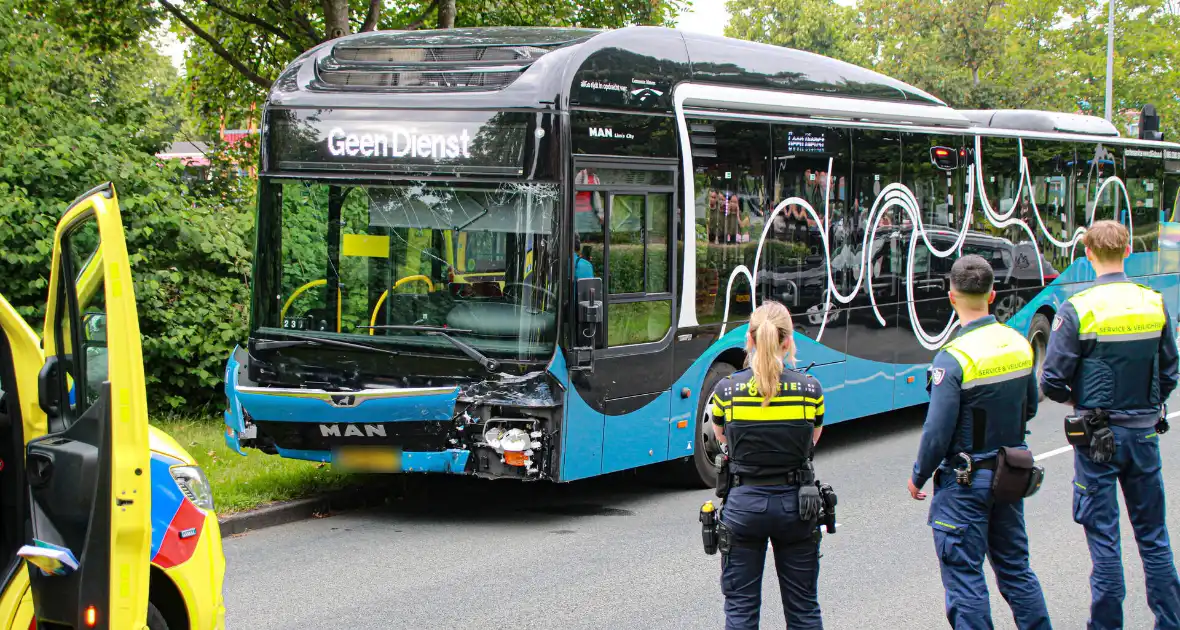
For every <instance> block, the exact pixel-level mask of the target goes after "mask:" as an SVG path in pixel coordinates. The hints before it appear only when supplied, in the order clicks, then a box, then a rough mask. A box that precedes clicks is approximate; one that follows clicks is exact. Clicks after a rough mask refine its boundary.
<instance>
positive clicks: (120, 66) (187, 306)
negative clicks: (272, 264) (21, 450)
mask: <svg viewBox="0 0 1180 630" xmlns="http://www.w3.org/2000/svg"><path fill="white" fill-rule="evenodd" d="M0 55H3V57H4V58H5V59H7V60H8V62H7V63H5V64H0V84H2V85H4V86H5V87H4V90H3V92H2V94H3V101H2V102H0V197H3V199H4V203H3V204H0V251H2V252H3V255H2V256H0V292H2V293H4V295H5V296H6V297H7V298H8V299H9V301H11V302H12V303H13V304H14V305H15V306H16V307H17V308H18V310H19V311H20V312H21V314H22V315H23V316H25V317H26V318H27V319H29V321H30V322H32V323H33V325H34V326H36V327H39V324H40V322H39V321H38V320H39V319H41V318H43V317H44V308H45V297H46V295H45V294H46V289H47V287H48V279H49V267H50V255H51V251H52V245H53V232H54V228H55V226H56V223H57V219H58V217H60V216H61V213H62V212H63V210H64V209H65V207H66V205H67V204H68V203H69V202H70V201H71V200H72V199H73V198H74V197H75V196H76V195H78V194H79V193H81V192H82V191H84V190H85V189H88V188H90V187H91V186H93V185H95V184H98V183H100V182H102V181H106V180H109V181H113V182H115V185H116V189H117V191H118V193H119V195H120V204H121V208H122V211H123V223H124V228H125V231H126V236H127V241H128V249H129V251H130V252H131V262H132V272H133V275H134V277H135V281H136V287H135V288H136V297H137V299H138V300H139V304H140V328H141V331H142V332H143V335H144V341H143V347H144V358H145V367H146V373H147V377H148V380H149V383H150V384H151V391H152V392H153V397H152V401H153V403H155V404H156V405H157V406H159V405H164V406H170V407H176V406H180V405H182V404H185V403H186V402H189V403H194V402H205V401H208V400H211V399H212V398H213V397H215V396H216V394H217V390H216V389H215V387H216V385H217V384H218V383H219V382H220V381H221V376H222V374H221V373H222V365H223V364H224V361H225V357H226V356H227V355H228V353H229V351H230V349H231V348H232V347H233V345H234V343H235V342H236V341H237V340H239V339H242V338H244V336H245V326H246V310H247V309H246V305H247V304H248V300H249V297H248V289H247V284H248V283H247V281H248V271H249V263H250V250H249V246H248V243H249V242H250V232H251V229H252V225H251V224H252V216H251V215H250V213H249V212H247V211H245V210H244V208H247V207H248V204H247V203H246V200H247V198H248V197H249V196H250V195H251V194H252V185H250V184H249V182H245V183H246V184H247V185H246V186H245V187H244V188H243V187H242V186H241V185H240V184H235V185H233V186H219V185H217V183H216V182H209V183H207V185H206V187H205V188H204V189H199V190H193V189H192V188H190V187H189V186H187V185H186V184H185V183H184V182H183V177H184V170H183V168H182V167H181V166H180V165H179V164H177V163H162V162H160V161H159V160H157V159H156V158H155V157H154V153H155V152H157V151H158V150H159V149H160V148H162V147H163V146H164V145H165V144H166V143H167V141H168V140H169V139H170V138H171V136H172V134H173V133H174V132H175V130H176V128H177V127H178V125H179V113H178V112H179V109H178V102H177V99H176V97H175V91H174V89H175V83H176V80H177V78H176V75H175V71H174V70H173V68H172V67H171V65H169V63H168V62H167V60H166V59H163V58H162V57H161V56H160V55H158V54H157V53H155V52H154V51H152V50H151V49H150V48H149V47H147V46H144V45H140V44H131V45H126V46H125V47H123V48H121V49H117V50H111V51H109V52H104V53H101V54H91V53H88V52H87V51H84V50H82V49H80V48H79V47H77V46H75V45H72V44H70V43H68V41H67V39H66V38H65V37H63V36H62V34H61V32H60V31H58V30H57V29H55V28H54V27H52V26H49V25H47V24H46V23H44V22H42V21H40V20H38V19H37V18H36V17H35V16H30V15H27V14H23V13H21V12H18V11H14V10H13V7H12V2H11V0H0Z"/></svg>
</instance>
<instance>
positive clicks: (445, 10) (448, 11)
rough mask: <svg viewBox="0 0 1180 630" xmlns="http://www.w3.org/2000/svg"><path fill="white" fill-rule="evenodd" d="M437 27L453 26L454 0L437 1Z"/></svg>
mask: <svg viewBox="0 0 1180 630" xmlns="http://www.w3.org/2000/svg"><path fill="white" fill-rule="evenodd" d="M438 27H439V28H455V0H442V2H439V3H438Z"/></svg>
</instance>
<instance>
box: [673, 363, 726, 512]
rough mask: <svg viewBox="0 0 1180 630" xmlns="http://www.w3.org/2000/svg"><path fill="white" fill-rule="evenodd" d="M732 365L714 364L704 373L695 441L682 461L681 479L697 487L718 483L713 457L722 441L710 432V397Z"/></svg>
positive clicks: (698, 405) (710, 486)
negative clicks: (682, 473)
mask: <svg viewBox="0 0 1180 630" xmlns="http://www.w3.org/2000/svg"><path fill="white" fill-rule="evenodd" d="M733 372H734V368H733V366H732V365H730V364H728V363H714V364H713V365H712V366H710V367H709V371H708V372H705V380H704V382H703V383H702V384H701V391H700V397H699V399H698V400H697V419H696V438H695V440H696V444H695V445H694V446H693V454H692V457H690V458H689V459H688V461H687V462H685V466H684V481H685V483H686V484H688V485H691V486H694V487H698V488H712V487H714V486H716V485H717V467H716V466H715V465H714V464H713V460H714V459H715V458H716V457H717V455H718V453H720V452H721V444H720V443H719V442H718V441H717V438H716V437H715V436H714V435H713V424H712V421H711V420H710V417H709V398H711V397H712V396H713V390H714V389H715V388H716V387H717V383H720V382H721V379H723V378H725V377H727V376H729V375H730V374H733Z"/></svg>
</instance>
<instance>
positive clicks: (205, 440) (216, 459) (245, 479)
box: [151, 417, 361, 516]
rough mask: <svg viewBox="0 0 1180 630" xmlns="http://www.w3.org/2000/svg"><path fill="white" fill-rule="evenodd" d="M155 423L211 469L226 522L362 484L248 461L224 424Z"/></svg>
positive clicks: (302, 466)
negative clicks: (228, 517)
mask: <svg viewBox="0 0 1180 630" xmlns="http://www.w3.org/2000/svg"><path fill="white" fill-rule="evenodd" d="M151 423H152V425H153V426H155V427H156V428H158V429H160V430H162V431H164V432H165V433H167V434H168V435H171V436H172V438H173V439H175V440H176V441H177V442H178V443H179V444H180V445H181V446H182V447H184V449H185V450H187V451H188V452H189V454H190V455H192V456H193V458H194V459H196V460H197V463H198V464H200V465H201V468H204V469H205V474H206V475H208V476H209V483H211V484H212V485H213V498H214V500H215V502H216V504H217V513H218V514H220V515H222V516H224V515H226V514H230V513H233V512H240V511H242V510H248V509H251V508H255V507H259V506H261V505H265V504H267V503H272V502H275V501H289V500H291V499H299V498H302V497H307V496H311V495H315V494H318V493H321V492H325V491H328V490H336V489H339V488H344V487H348V486H353V485H358V484H359V483H360V479H361V478H360V477H358V476H353V475H347V474H344V473H341V472H338V471H334V470H332V467H331V466H329V465H327V464H322V463H317V462H305V461H302V460H297V459H283V458H281V457H279V456H277V455H266V454H264V453H261V452H259V451H255V450H252V449H251V450H247V451H246V453H247V455H246V456H245V457H242V456H241V455H238V454H237V453H235V452H234V451H231V450H230V449H229V448H228V447H227V446H226V445H225V439H224V438H223V437H222V431H224V430H225V427H224V426H223V425H222V423H221V421H220V418H213V417H164V418H153V419H152V421H151Z"/></svg>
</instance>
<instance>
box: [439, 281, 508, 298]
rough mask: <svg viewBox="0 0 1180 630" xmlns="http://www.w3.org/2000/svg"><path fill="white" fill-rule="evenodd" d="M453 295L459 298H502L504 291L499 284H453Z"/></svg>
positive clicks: (451, 287)
mask: <svg viewBox="0 0 1180 630" xmlns="http://www.w3.org/2000/svg"><path fill="white" fill-rule="evenodd" d="M450 289H451V295H452V296H453V297H457V298H466V299H470V298H477V299H478V298H502V297H504V290H503V289H501V288H500V283H499V282H452V283H451V285H450Z"/></svg>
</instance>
